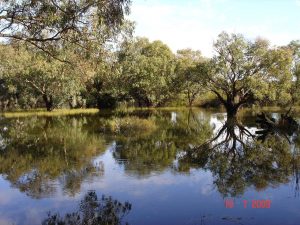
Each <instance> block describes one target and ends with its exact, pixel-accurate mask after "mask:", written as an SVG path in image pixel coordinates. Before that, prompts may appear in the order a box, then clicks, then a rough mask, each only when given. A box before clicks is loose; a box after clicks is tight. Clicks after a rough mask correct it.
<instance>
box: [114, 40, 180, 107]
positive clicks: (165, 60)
mask: <svg viewBox="0 0 300 225" xmlns="http://www.w3.org/2000/svg"><path fill="white" fill-rule="evenodd" d="M119 63H120V69H119V70H120V73H121V74H122V81H123V84H124V86H123V87H124V89H125V90H126V92H127V93H128V95H129V96H130V97H131V98H132V99H133V100H134V101H135V103H137V105H138V106H161V105H164V104H165V103H166V102H168V100H170V99H171V98H172V97H173V96H172V93H171V91H170V90H171V87H172V84H173V81H174V79H175V73H174V69H175V56H174V54H173V53H172V51H171V50H170V48H169V47H168V46H167V45H165V44H164V43H162V42H161V41H153V42H150V41H149V40H148V39H147V38H136V39H132V40H128V41H125V42H124V43H123V44H122V45H121V48H120V51H119Z"/></svg>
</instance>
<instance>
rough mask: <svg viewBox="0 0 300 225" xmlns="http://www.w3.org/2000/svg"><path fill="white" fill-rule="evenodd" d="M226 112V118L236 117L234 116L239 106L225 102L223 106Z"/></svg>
mask: <svg viewBox="0 0 300 225" xmlns="http://www.w3.org/2000/svg"><path fill="white" fill-rule="evenodd" d="M225 108H226V112H227V118H232V117H236V114H237V112H238V110H239V108H240V105H239V104H234V103H233V102H229V101H228V102H227V104H225Z"/></svg>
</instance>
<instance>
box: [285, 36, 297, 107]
mask: <svg viewBox="0 0 300 225" xmlns="http://www.w3.org/2000/svg"><path fill="white" fill-rule="evenodd" d="M287 47H288V48H289V49H290V50H291V51H292V53H293V65H292V74H293V82H292V88H291V89H290V94H291V96H292V99H291V105H292V106H293V105H294V104H297V103H299V100H300V41H299V40H298V41H291V42H290V44H289V45H288V46H287Z"/></svg>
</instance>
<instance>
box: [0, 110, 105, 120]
mask: <svg viewBox="0 0 300 225" xmlns="http://www.w3.org/2000/svg"><path fill="white" fill-rule="evenodd" d="M98 112H99V109H94V108H92V109H55V110H53V111H51V112H48V111H45V110H44V111H41V110H33V111H23V112H22V111H20V112H19V111H18V112H4V113H1V116H3V117H6V118H15V117H30V116H50V117H51V116H67V115H76V114H94V113H98Z"/></svg>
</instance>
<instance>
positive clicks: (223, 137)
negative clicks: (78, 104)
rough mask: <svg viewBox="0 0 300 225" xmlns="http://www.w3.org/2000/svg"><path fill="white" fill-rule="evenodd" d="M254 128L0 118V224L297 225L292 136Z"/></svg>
mask: <svg viewBox="0 0 300 225" xmlns="http://www.w3.org/2000/svg"><path fill="white" fill-rule="evenodd" d="M273 116H274V117H276V116H278V114H273ZM299 117H300V115H299ZM258 129H259V127H257V124H256V123H255V115H254V113H243V114H242V115H241V116H240V118H239V119H238V122H236V121H235V122H233V123H232V122H228V121H227V120H226V115H225V114H224V113H221V112H208V111H202V110H198V109H194V110H188V109H186V110H183V109H173V110H136V111H129V112H118V113H106V114H97V115H90V116H84V115H81V116H64V117H34V116H33V117H28V118H13V119H6V118H1V119H0V174H1V176H0V224H1V225H2V224H3V225H4V224H32V225H35V224H55V222H56V223H57V222H65V224H72V223H71V222H72V221H73V222H74V221H77V224H125V223H128V224H138V225H140V224H149V225H150V224H186V225H193V224H207V225H209V224H274V225H275V224H278V225H279V224H291V225H292V224H299V222H298V221H300V213H299V212H300V197H299V186H298V178H299V166H300V157H299V147H300V138H298V136H297V133H294V132H269V131H266V132H265V133H264V135H262V136H260V137H258V136H257V135H256V134H255V131H257V130H258ZM226 200H233V202H234V207H233V208H226V207H225V204H224V203H225V201H226ZM243 200H247V201H248V205H247V208H244V205H243ZM252 200H270V201H271V207H270V208H265V209H262V208H252V207H251V201H252ZM87 221H89V222H87ZM68 222H69V223H68ZM75 224H76V223H75Z"/></svg>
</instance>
